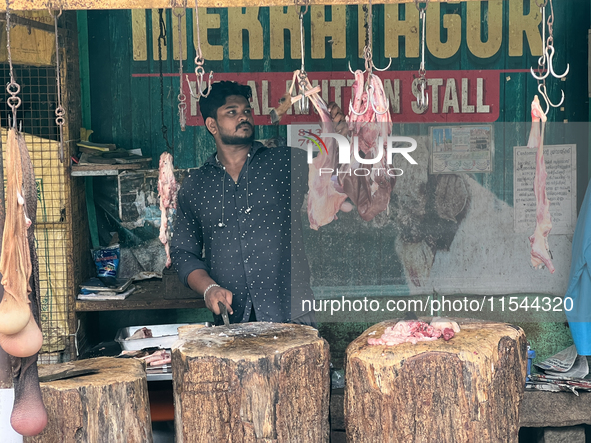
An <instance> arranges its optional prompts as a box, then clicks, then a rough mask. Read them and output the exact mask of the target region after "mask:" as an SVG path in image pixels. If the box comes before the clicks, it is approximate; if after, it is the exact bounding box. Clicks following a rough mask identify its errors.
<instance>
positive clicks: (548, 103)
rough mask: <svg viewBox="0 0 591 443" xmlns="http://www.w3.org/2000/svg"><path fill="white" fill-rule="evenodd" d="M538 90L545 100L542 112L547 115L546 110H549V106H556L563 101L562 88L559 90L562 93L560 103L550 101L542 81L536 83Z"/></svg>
mask: <svg viewBox="0 0 591 443" xmlns="http://www.w3.org/2000/svg"><path fill="white" fill-rule="evenodd" d="M538 92H539V93H540V95H541V96H542V98H543V99H544V101H545V102H546V110H545V111H544V114H546V115H548V112H549V111H550V107H552V108H558V107H559V106H561V105H562V103H563V102H564V91H563V90H562V89H561V90H560V92H561V93H562V99H561V100H560V103H558V104H556V105H555V104H554V103H552V102H551V101H550V98H548V93H547V92H546V85H545V84H544V83H540V84H539V85H538Z"/></svg>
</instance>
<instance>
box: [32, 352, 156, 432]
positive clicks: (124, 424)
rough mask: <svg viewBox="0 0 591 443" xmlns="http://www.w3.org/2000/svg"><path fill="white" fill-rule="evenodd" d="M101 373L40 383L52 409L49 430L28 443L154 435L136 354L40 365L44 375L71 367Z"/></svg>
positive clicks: (142, 372)
mask: <svg viewBox="0 0 591 443" xmlns="http://www.w3.org/2000/svg"><path fill="white" fill-rule="evenodd" d="M83 369H93V370H98V371H99V372H98V373H97V374H90V375H84V376H81V377H75V378H68V379H63V380H56V381H50V382H45V383H41V391H42V393H43V401H44V402H45V404H46V405H47V410H48V411H49V422H48V424H47V427H46V428H45V430H44V431H43V432H42V433H41V434H39V435H38V436H36V437H30V438H26V439H25V442H26V443H42V442H43V443H77V442H109V443H111V442H113V443H130V442H135V443H140V442H142V443H143V442H151V441H152V424H151V419H150V403H149V399H148V383H147V381H146V372H145V370H144V365H143V364H142V363H141V362H140V361H137V360H135V359H132V358H130V359H124V358H112V357H101V358H93V359H89V360H78V361H75V362H70V363H62V364H57V365H41V366H39V374H40V375H41V376H45V375H52V374H57V373H61V372H64V371H68V370H83Z"/></svg>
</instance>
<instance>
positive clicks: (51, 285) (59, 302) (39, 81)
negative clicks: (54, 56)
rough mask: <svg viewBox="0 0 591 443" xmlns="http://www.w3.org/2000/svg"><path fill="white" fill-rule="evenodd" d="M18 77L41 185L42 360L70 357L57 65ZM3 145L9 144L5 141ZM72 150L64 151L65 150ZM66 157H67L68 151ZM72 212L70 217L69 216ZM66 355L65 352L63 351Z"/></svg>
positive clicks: (5, 74)
mask: <svg viewBox="0 0 591 443" xmlns="http://www.w3.org/2000/svg"><path fill="white" fill-rule="evenodd" d="M0 73H1V75H2V82H3V84H7V83H8V82H9V81H10V78H9V67H8V64H6V63H5V64H2V65H0ZM14 73H15V78H16V81H17V82H18V83H19V84H20V86H21V92H20V94H19V96H20V97H21V99H22V104H21V106H20V107H19V109H18V111H17V121H18V124H19V125H20V124H21V120H22V131H23V133H24V134H25V141H26V143H27V148H28V149H29V154H30V156H31V160H32V162H33V168H34V172H35V181H36V183H37V197H38V202H37V205H38V207H37V221H36V229H35V238H36V247H37V254H38V256H39V278H40V288H41V329H42V332H43V348H42V349H41V353H40V355H39V362H40V363H57V362H60V361H64V360H69V358H70V356H69V353H70V346H69V343H70V341H69V336H68V334H69V332H68V315H69V306H68V304H69V301H70V300H72V297H71V294H69V292H71V289H70V288H72V287H73V284H72V282H71V281H70V280H71V279H72V268H73V263H72V253H71V251H72V246H71V243H72V240H71V238H72V237H71V221H70V220H68V218H69V216H70V214H66V212H67V208H70V207H71V205H70V202H69V198H70V188H69V183H68V182H67V181H66V180H67V173H66V165H65V164H61V163H60V161H59V157H58V149H59V143H58V142H57V140H58V137H59V136H58V134H59V131H58V127H57V125H56V124H55V114H54V110H55V108H56V106H57V104H56V103H57V96H56V95H57V93H56V90H57V87H56V76H55V68H50V67H34V66H15V68H14ZM6 97H7V94H4V96H3V97H2V98H1V99H0V100H1V108H0V112H1V114H0V121H1V122H2V126H3V128H2V138H3V142H5V140H6V129H5V127H6V126H7V125H8V116H9V115H11V111H10V109H9V108H8V106H7V103H6ZM3 145H5V144H4V143H3ZM67 152H68V150H67V149H66V154H67ZM65 158H66V159H67V158H68V156H67V155H66V157H65ZM66 215H68V217H66ZM64 354H65V355H64Z"/></svg>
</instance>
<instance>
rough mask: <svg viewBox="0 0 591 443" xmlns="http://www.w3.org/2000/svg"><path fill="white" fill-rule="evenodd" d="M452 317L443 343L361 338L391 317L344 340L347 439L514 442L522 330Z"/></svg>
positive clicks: (521, 383) (523, 360) (523, 356)
mask: <svg viewBox="0 0 591 443" xmlns="http://www.w3.org/2000/svg"><path fill="white" fill-rule="evenodd" d="M423 320H424V321H430V319H423ZM455 320H456V321H457V322H458V324H459V325H460V328H461V331H460V332H459V333H458V334H457V335H456V336H455V337H453V338H452V339H451V340H450V341H447V342H446V341H445V340H443V339H442V338H440V339H438V340H435V341H431V342H419V343H417V344H414V345H413V344H412V343H402V344H399V345H396V346H383V345H368V344H367V339H368V338H369V337H376V338H377V337H380V336H381V335H382V334H383V333H384V330H385V329H386V328H387V327H388V326H393V325H394V324H396V323H397V320H394V321H385V322H382V323H378V324H376V325H374V326H372V327H371V328H369V329H367V330H366V331H365V332H364V333H363V334H362V335H361V336H360V337H358V338H357V339H356V340H355V341H353V342H352V343H351V344H350V345H349V346H348V348H347V352H346V382H347V383H346V387H345V427H346V431H347V439H348V441H351V442H355V443H362V442H368V443H379V442H391V443H399V442H404V443H419V442H434V443H448V442H449V443H451V442H453V443H463V442H465V443H476V442H495V443H497V442H515V443H516V442H517V441H518V432H519V416H518V414H519V405H520V403H521V400H522V398H523V392H524V389H525V377H526V374H527V344H526V339H525V334H524V332H523V330H522V329H521V328H518V327H515V326H512V325H508V324H505V323H491V322H482V321H478V320H466V319H464V320H460V319H455ZM374 332H375V333H374ZM370 334H371V335H370Z"/></svg>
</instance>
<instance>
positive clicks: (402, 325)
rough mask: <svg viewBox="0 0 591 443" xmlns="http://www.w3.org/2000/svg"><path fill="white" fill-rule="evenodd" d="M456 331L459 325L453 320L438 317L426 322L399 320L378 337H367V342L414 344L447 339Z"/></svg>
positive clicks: (458, 330)
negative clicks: (429, 322)
mask: <svg viewBox="0 0 591 443" xmlns="http://www.w3.org/2000/svg"><path fill="white" fill-rule="evenodd" d="M458 332H460V327H459V326H458V324H457V323H456V322H455V321H450V320H442V319H438V320H436V321H432V322H431V324H428V323H426V322H424V321H419V320H410V321H404V320H401V321H399V322H398V323H396V324H395V325H394V326H389V327H387V328H386V330H385V331H384V333H383V334H382V335H381V336H380V337H379V338H376V337H370V338H368V339H367V343H368V344H370V345H386V346H395V345H399V344H401V343H412V344H416V343H418V342H420V341H433V340H437V339H438V338H440V337H441V338H443V339H444V340H445V341H448V340H450V339H452V338H453V336H454V335H455V334H457V333H458Z"/></svg>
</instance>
